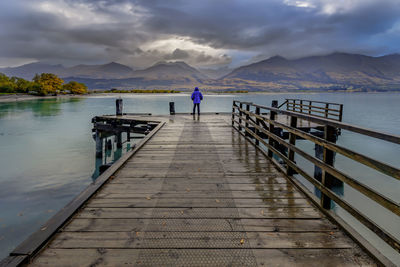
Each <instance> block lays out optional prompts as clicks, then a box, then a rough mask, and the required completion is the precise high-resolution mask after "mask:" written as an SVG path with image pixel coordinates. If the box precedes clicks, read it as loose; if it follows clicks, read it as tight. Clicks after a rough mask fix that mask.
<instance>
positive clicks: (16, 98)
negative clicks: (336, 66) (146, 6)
mask: <svg viewBox="0 0 400 267" xmlns="http://www.w3.org/2000/svg"><path fill="white" fill-rule="evenodd" d="M323 93H333V94H334V93H335V92H319V91H312V92H248V93H229V92H224V93H214V92H204V94H205V95H242V96H245V95H255V94H260V95H285V94H286V95H287V94H296V95H298V94H304V95H313V94H323ZM340 93H348V94H357V93H358V94H359V93H361V94H386V93H391V94H393V93H400V92H396V91H392V92H340ZM187 94H191V92H181V93H173V94H172V95H187ZM123 95H139V96H140V95H168V94H167V93H95V94H85V95H57V96H35V95H28V94H9V95H0V103H10V102H20V101H28V100H39V99H69V98H90V97H102V96H106V97H111V96H120V97H123Z"/></svg>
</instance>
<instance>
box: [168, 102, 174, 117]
mask: <svg viewBox="0 0 400 267" xmlns="http://www.w3.org/2000/svg"><path fill="white" fill-rule="evenodd" d="M169 114H170V115H175V102H169Z"/></svg>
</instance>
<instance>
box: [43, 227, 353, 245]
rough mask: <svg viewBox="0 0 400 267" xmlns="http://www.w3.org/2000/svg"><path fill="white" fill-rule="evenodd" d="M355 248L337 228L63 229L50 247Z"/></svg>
mask: <svg viewBox="0 0 400 267" xmlns="http://www.w3.org/2000/svg"><path fill="white" fill-rule="evenodd" d="M242 239H244V240H245V241H244V242H248V244H249V246H250V248H257V249H260V248H269V249H285V248H286V249H287V248H291V249H294V248H324V249H330V248H352V247H353V244H352V242H351V241H350V240H349V239H347V238H344V236H343V234H342V233H341V232H338V231H334V232H311V233H309V232H293V233H288V232H279V233H277V232H234V234H230V233H225V232H158V231H157V232H138V231H128V232H101V234H99V233H98V232H62V233H60V234H58V235H57V237H56V238H55V239H54V240H53V241H52V243H51V244H50V247H51V248H168V249H187V248H218V249H232V248H241V247H243V241H242V242H241V240H242Z"/></svg>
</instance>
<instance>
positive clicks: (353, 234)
mask: <svg viewBox="0 0 400 267" xmlns="http://www.w3.org/2000/svg"><path fill="white" fill-rule="evenodd" d="M231 126H232V128H234V129H235V130H236V131H238V132H239V133H240V134H241V135H242V136H243V137H244V138H245V139H246V140H247V141H248V142H249V143H251V144H252V145H254V146H255V147H256V148H257V149H258V150H259V151H260V152H261V153H263V155H264V156H265V157H266V158H267V159H268V160H270V161H271V162H272V163H273V164H274V165H275V167H277V169H278V170H279V171H280V172H281V173H282V174H283V175H284V176H285V177H286V178H287V179H288V180H289V181H290V182H291V183H292V184H293V185H294V186H296V188H298V189H299V190H300V192H301V193H303V194H304V195H305V196H306V197H307V199H309V200H310V201H311V202H312V203H313V204H314V206H316V207H317V208H318V209H319V210H320V211H321V212H322V213H323V214H324V215H326V217H327V218H328V219H329V220H330V221H331V222H333V223H334V224H336V225H337V226H339V228H340V229H342V230H343V231H344V232H345V233H346V234H347V235H348V236H349V237H350V238H351V239H353V241H354V242H356V244H357V245H359V246H360V247H361V248H362V249H363V250H364V251H365V252H366V253H367V254H368V255H369V256H370V257H371V258H373V259H374V260H375V261H376V262H377V263H378V264H379V265H380V266H393V267H394V266H396V265H395V264H394V263H393V262H392V261H390V260H389V259H388V258H387V257H386V256H385V255H383V254H382V253H381V252H380V251H378V250H377V249H376V248H375V247H374V246H373V245H372V244H371V243H370V242H369V241H367V240H366V239H365V238H364V237H362V236H361V235H360V234H359V233H358V232H357V231H356V230H355V229H354V228H353V227H352V226H350V225H349V224H348V223H346V222H345V221H344V220H343V219H342V218H340V217H339V216H338V215H336V214H335V213H334V212H332V211H330V210H326V209H323V208H321V207H320V205H319V202H320V200H319V199H318V198H317V197H316V196H315V195H313V194H312V193H311V192H310V191H309V190H308V189H307V188H306V187H305V186H304V185H303V184H302V183H301V182H300V181H298V180H296V179H295V178H293V177H290V176H288V175H287V174H286V170H285V169H284V168H283V167H282V166H281V164H279V162H277V161H276V160H275V159H270V158H269V157H268V154H267V153H266V152H265V151H264V150H263V149H261V148H260V147H259V146H257V145H256V144H255V142H253V141H252V140H250V139H249V138H247V136H246V135H245V134H244V133H243V132H241V131H239V129H238V128H237V127H236V126H234V125H231Z"/></svg>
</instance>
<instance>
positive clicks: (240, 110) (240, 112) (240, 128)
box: [239, 103, 243, 131]
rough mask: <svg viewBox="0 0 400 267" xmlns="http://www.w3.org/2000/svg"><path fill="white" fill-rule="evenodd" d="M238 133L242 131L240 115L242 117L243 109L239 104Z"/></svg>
mask: <svg viewBox="0 0 400 267" xmlns="http://www.w3.org/2000/svg"><path fill="white" fill-rule="evenodd" d="M239 108H240V109H239V131H241V130H242V115H243V112H242V109H243V104H242V103H240V104H239Z"/></svg>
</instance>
